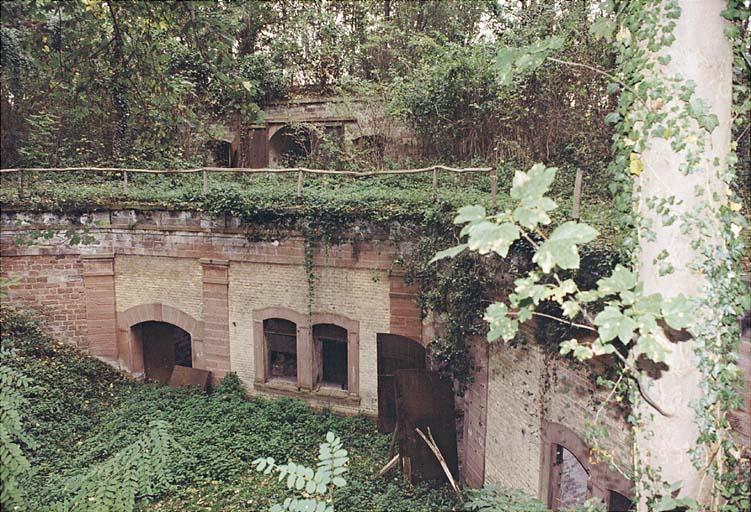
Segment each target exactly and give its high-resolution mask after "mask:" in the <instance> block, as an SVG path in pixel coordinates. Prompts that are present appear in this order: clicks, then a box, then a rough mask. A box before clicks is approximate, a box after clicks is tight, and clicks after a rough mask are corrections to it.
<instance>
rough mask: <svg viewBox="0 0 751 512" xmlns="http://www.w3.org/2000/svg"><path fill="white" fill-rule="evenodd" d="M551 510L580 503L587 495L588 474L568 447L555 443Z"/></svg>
mask: <svg viewBox="0 0 751 512" xmlns="http://www.w3.org/2000/svg"><path fill="white" fill-rule="evenodd" d="M551 477H552V478H551V480H552V482H553V485H554V488H553V491H554V495H553V503H552V505H553V510H560V509H564V508H569V507H575V506H577V505H581V504H582V503H584V502H585V501H586V499H587V498H588V496H589V489H588V482H589V474H588V473H587V470H586V469H585V468H584V466H583V465H582V463H581V462H579V460H578V459H577V458H576V457H575V456H574V454H573V453H571V452H570V451H569V450H568V449H566V448H565V447H563V446H561V445H555V464H554V465H553V475H551Z"/></svg>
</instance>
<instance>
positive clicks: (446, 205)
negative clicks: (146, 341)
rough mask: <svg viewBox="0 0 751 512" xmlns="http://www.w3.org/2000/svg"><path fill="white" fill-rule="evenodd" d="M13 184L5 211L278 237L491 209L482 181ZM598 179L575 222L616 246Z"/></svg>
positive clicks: (159, 178) (567, 202)
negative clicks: (199, 224)
mask: <svg viewBox="0 0 751 512" xmlns="http://www.w3.org/2000/svg"><path fill="white" fill-rule="evenodd" d="M513 174H514V170H513V169H512V168H501V169H500V170H499V173H498V207H499V208H500V209H503V208H504V206H505V205H506V204H508V203H509V197H508V192H507V191H508V188H509V187H508V186H507V185H508V184H510V182H511V179H512V177H513ZM574 175H575V170H573V169H562V170H561V172H560V173H559V177H558V178H557V181H556V183H555V186H554V190H555V192H554V193H553V197H554V199H555V200H556V201H557V202H558V204H559V205H560V208H559V209H558V210H557V211H558V212H559V213H558V216H559V219H558V220H561V219H563V217H565V216H570V212H571V207H572V192H573V187H574ZM15 178H16V176H15V175H13V176H9V175H4V176H3V180H2V186H1V187H0V204H2V206H3V208H5V209H8V210H13V209H16V210H31V211H53V212H80V211H87V210H91V209H106V208H143V209H148V208H167V209H175V210H203V211H207V212H210V213H212V214H214V215H225V214H226V215H230V216H235V217H239V218H241V219H242V220H243V221H244V222H246V223H247V224H255V225H272V224H273V225H274V226H275V227H276V228H277V229H283V228H284V227H285V226H289V225H293V224H295V223H296V222H297V221H300V220H306V221H308V223H309V224H311V225H315V226H316V228H317V229H319V230H320V229H324V230H325V227H326V225H327V224H330V225H331V228H332V229H330V230H329V231H331V230H341V229H342V228H345V227H347V226H348V225H352V224H354V223H357V222H373V223H376V224H380V225H382V226H386V227H388V226H389V225H391V224H392V223H394V222H398V223H404V222H407V223H414V224H416V225H418V226H422V225H424V224H425V223H426V222H434V221H435V218H434V216H435V213H436V212H437V211H438V212H443V213H444V214H443V215H442V216H441V217H442V219H443V221H444V222H445V224H446V225H447V226H449V225H450V221H451V219H452V218H453V213H454V212H455V211H456V209H458V208H460V207H461V206H464V205H467V204H481V205H484V206H486V207H490V202H491V195H490V178H489V176H487V175H482V176H480V175H455V174H448V173H446V174H441V175H440V177H439V191H438V196H437V198H435V199H434V197H433V189H432V175H431V174H430V173H425V174H421V175H410V176H373V177H366V178H351V177H340V176H306V177H305V181H304V186H303V193H302V198H301V199H300V200H298V199H297V198H296V187H297V177H296V176H294V175H250V176H249V175H237V174H232V173H226V174H212V175H210V181H209V190H208V193H207V194H204V193H203V190H202V178H201V175H200V174H195V175H130V176H129V190H128V193H127V194H125V193H124V191H123V182H122V177H121V176H119V175H114V174H101V175H94V174H91V173H87V174H86V175H85V176H83V175H80V174H73V173H69V174H65V175H61V174H54V173H34V174H29V175H27V176H26V177H25V182H24V183H25V185H24V190H23V196H21V197H19V195H18V189H17V187H16V185H17V182H16V179H15ZM598 180H599V181H598ZM600 181H601V180H600V178H599V177H598V176H597V175H592V176H591V177H590V176H588V175H587V176H585V185H584V189H583V195H582V207H581V216H582V218H583V219H584V220H586V221H587V222H589V223H590V224H592V225H594V226H596V227H597V228H598V229H600V231H601V233H602V236H601V240H603V242H604V243H607V244H611V245H617V240H618V237H619V234H618V231H617V228H615V226H616V225H617V223H615V222H614V219H613V218H612V215H613V211H612V207H611V206H612V204H611V198H610V194H609V192H608V190H607V184H605V183H602V182H600Z"/></svg>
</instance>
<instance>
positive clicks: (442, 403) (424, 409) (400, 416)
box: [394, 370, 459, 483]
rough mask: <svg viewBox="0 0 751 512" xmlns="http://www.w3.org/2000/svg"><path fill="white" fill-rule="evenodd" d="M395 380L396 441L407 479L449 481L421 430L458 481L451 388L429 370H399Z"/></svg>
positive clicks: (449, 384) (445, 381)
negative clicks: (421, 434) (429, 436)
mask: <svg viewBox="0 0 751 512" xmlns="http://www.w3.org/2000/svg"><path fill="white" fill-rule="evenodd" d="M394 376H395V388H396V416H397V417H396V423H397V426H396V429H397V441H398V443H399V455H400V456H401V457H402V465H403V469H404V472H405V477H406V478H407V480H409V481H410V482H412V483H415V482H423V481H426V480H441V481H447V480H448V479H447V478H446V474H445V473H444V471H443V469H442V468H441V465H440V463H439V462H438V459H437V458H436V456H435V454H434V453H433V451H432V450H431V449H430V448H429V447H428V445H427V443H426V442H425V441H424V440H423V438H422V437H421V436H420V435H419V434H418V433H417V431H416V430H415V429H420V431H421V432H422V433H423V434H425V435H426V436H427V435H428V432H430V434H431V435H432V436H433V438H434V439H435V443H436V445H437V446H438V449H439V450H440V452H441V455H442V456H443V458H444V460H445V461H446V465H447V466H448V468H449V471H451V474H452V476H453V477H454V479H455V480H458V476H459V454H458V452H457V447H456V417H455V415H454V388H453V386H452V384H451V383H450V382H449V381H447V380H444V379H442V378H441V377H439V376H438V374H435V373H432V372H429V371H427V370H397V371H396V373H395V374H394Z"/></svg>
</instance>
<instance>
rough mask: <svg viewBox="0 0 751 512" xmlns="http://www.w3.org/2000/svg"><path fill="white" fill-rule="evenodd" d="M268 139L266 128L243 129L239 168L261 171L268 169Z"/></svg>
mask: <svg viewBox="0 0 751 512" xmlns="http://www.w3.org/2000/svg"><path fill="white" fill-rule="evenodd" d="M267 139H268V137H267V132H266V128H265V127H255V126H253V127H246V128H243V129H242V134H241V141H240V162H239V164H238V167H251V168H253V169H260V168H262V167H268V163H269V152H268V140H267Z"/></svg>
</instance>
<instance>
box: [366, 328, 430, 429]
mask: <svg viewBox="0 0 751 512" xmlns="http://www.w3.org/2000/svg"><path fill="white" fill-rule="evenodd" d="M377 343H378V426H379V428H380V429H381V431H382V432H391V431H393V430H394V426H395V425H396V398H395V389H394V372H396V371H397V370H408V369H424V368H425V349H424V348H423V346H422V345H420V344H419V343H417V342H416V341H413V340H411V339H409V338H405V337H404V336H398V335H396V334H379V335H378V338H377Z"/></svg>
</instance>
